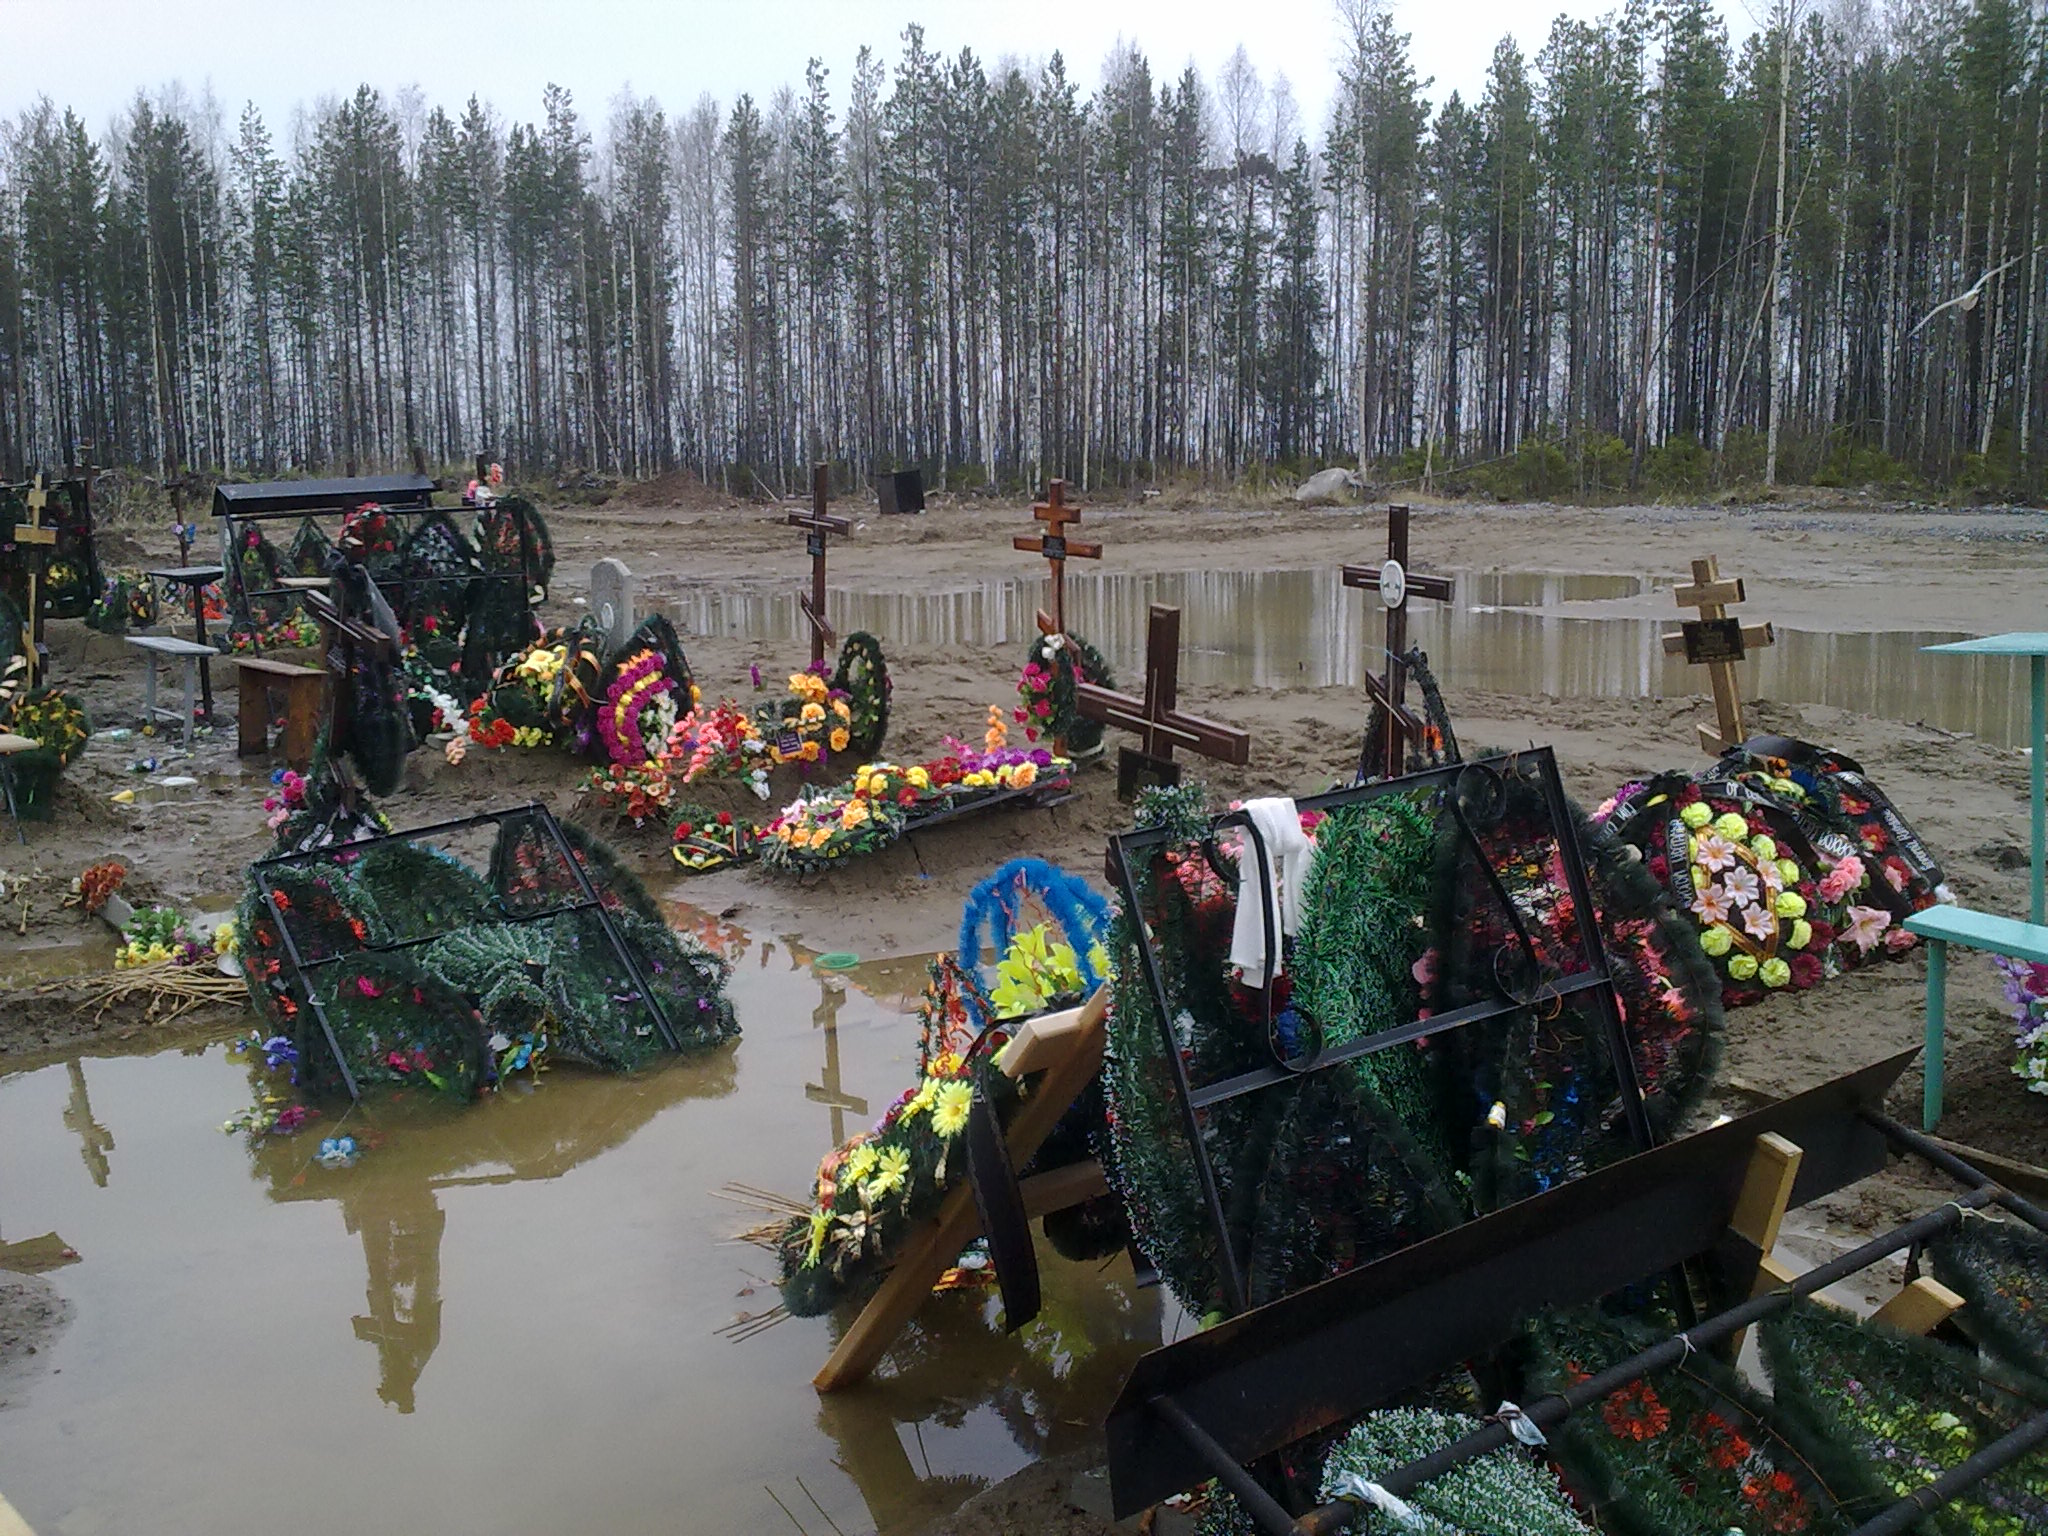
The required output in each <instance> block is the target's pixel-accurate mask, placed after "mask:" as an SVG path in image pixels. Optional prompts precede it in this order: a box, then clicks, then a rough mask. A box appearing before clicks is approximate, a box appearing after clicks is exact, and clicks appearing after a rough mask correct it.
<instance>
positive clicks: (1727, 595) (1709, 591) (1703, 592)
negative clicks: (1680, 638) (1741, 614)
mask: <svg viewBox="0 0 2048 1536" xmlns="http://www.w3.org/2000/svg"><path fill="white" fill-rule="evenodd" d="M1672 596H1673V597H1675V598H1677V599H1678V606H1679V607H1681V608H1705V607H1710V606H1711V607H1717V608H1718V607H1720V606H1722V605H1723V604H1726V603H1739V602H1741V601H1742V600H1743V591H1742V578H1741V577H1740V576H1737V577H1736V578H1735V579H1734V580H1732V581H1695V582H1694V583H1693V584H1692V585H1691V586H1689V587H1680V588H1678V589H1677V590H1676V591H1675V592H1674V593H1672ZM1708 617H1709V618H1718V617H1720V615H1718V614H1709V615H1708Z"/></svg>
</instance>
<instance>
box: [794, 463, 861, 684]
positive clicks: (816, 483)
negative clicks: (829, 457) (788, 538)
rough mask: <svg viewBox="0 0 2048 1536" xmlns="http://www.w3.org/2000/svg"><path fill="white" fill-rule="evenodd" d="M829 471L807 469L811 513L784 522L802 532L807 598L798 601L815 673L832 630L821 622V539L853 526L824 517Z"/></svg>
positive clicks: (828, 468) (821, 467) (819, 466)
mask: <svg viewBox="0 0 2048 1536" xmlns="http://www.w3.org/2000/svg"><path fill="white" fill-rule="evenodd" d="M831 491H832V467H831V466H830V465H829V464H813V465H812V466H811V510H810V511H808V512H792V513H790V514H789V517H788V519H787V521H788V523H789V526H790V527H792V528H801V529H803V530H804V544H805V547H806V548H807V549H808V550H809V551H810V556H811V592H810V596H808V597H804V598H799V599H798V602H799V603H801V604H802V606H803V610H804V617H805V618H806V619H807V620H809V621H810V626H811V669H812V670H813V671H817V670H818V669H819V668H821V667H823V666H824V665H825V647H826V646H828V645H830V644H831V643H832V626H831V625H830V624H827V623H826V622H825V538H826V535H828V534H833V533H842V534H843V533H851V532H853V524H851V523H849V522H848V521H847V520H846V519H845V518H843V517H828V516H827V515H826V513H825V504H826V502H827V501H828V500H829V499H830V497H831Z"/></svg>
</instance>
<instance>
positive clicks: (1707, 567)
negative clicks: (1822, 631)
mask: <svg viewBox="0 0 2048 1536" xmlns="http://www.w3.org/2000/svg"><path fill="white" fill-rule="evenodd" d="M1672 596H1674V597H1675V598H1677V599H1678V606H1679V607H1681V608H1697V609H1698V610H1699V614H1700V616H1699V617H1698V618H1697V619H1688V620H1686V621H1685V625H1684V628H1682V629H1681V630H1679V632H1678V633H1676V634H1671V635H1666V636H1665V637H1664V654H1665V655H1667V656H1677V655H1680V654H1683V655H1684V656H1685V658H1686V660H1687V661H1688V662H1697V663H1703V664H1704V665H1705V666H1706V669H1707V680H1708V682H1709V684H1710V685H1711V686H1712V688H1713V690H1714V727H1713V728H1712V729H1709V728H1708V727H1706V726H1704V725H1703V726H1701V727H1700V728H1699V732H1700V749H1701V750H1702V751H1703V752H1705V753H1706V754H1707V755H1708V756H1709V757H1719V756H1720V755H1721V754H1722V753H1723V752H1725V751H1727V750H1728V748H1730V747H1733V746H1739V745H1740V744H1741V743H1742V741H1743V734H1744V733H1743V729H1742V697H1741V695H1740V694H1739V693H1738V692H1737V691H1736V686H1735V663H1736V662H1738V661H1740V660H1742V658H1743V657H1744V656H1745V655H1746V654H1748V652H1749V650H1750V648H1751V647H1752V646H1757V647H1761V646H1766V645H1775V644H1777V640H1778V636H1777V632H1776V631H1775V630H1773V629H1772V628H1771V626H1770V625H1769V624H1744V623H1742V622H1740V621H1739V620H1737V619H1733V618H1730V617H1729V615H1728V605H1729V604H1730V603H1739V602H1741V601H1742V600H1743V597H1744V592H1743V587H1742V578H1741V577H1739V576H1738V577H1736V578H1735V579H1733V580H1731V581H1723V580H1722V579H1721V562H1720V560H1719V559H1718V558H1717V557H1715V556H1713V555H1709V556H1707V557H1706V558H1705V559H1704V560H1695V561H1693V563H1692V585H1690V586H1685V587H1679V588H1677V589H1676V590H1675V591H1674V592H1673V593H1672Z"/></svg>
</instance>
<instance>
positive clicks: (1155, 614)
mask: <svg viewBox="0 0 2048 1536" xmlns="http://www.w3.org/2000/svg"><path fill="white" fill-rule="evenodd" d="M1179 693H1180V610H1179V609H1178V608H1170V607H1168V606H1167V605H1166V604H1164V603H1154V604H1153V605H1152V613H1151V618H1150V620H1149V622H1148V624H1147V626H1146V633H1145V696H1144V698H1142V699H1134V698H1132V697H1131V696H1130V695H1129V694H1123V693H1117V692H1115V691H1113V690H1111V689H1108V688H1103V687H1100V686H1098V685H1096V684H1094V683H1079V684H1077V685H1076V686H1075V689H1074V699H1075V702H1076V705H1077V707H1078V708H1079V709H1080V711H1081V714H1082V716H1083V717H1084V718H1086V719H1089V720H1099V721H1101V722H1102V723H1103V724H1104V725H1113V726H1115V727H1116V728H1117V729H1118V730H1120V731H1132V732H1135V733H1136V734H1137V737H1138V740H1139V742H1140V746H1139V748H1138V749H1137V750H1135V751H1134V750H1132V749H1131V748H1129V747H1125V748H1123V749H1122V750H1121V751H1120V752H1119V753H1118V755H1117V770H1116V792H1117V794H1118V796H1119V797H1120V798H1122V799H1125V800H1129V799H1131V798H1132V797H1133V796H1134V795H1136V794H1137V792H1138V787H1139V785H1140V784H1178V783H1179V782H1180V764H1178V763H1176V762H1175V761H1174V760H1173V749H1174V748H1175V747H1186V748H1187V749H1188V750H1189V751H1190V752H1199V753H1201V754H1202V756H1204V757H1213V758H1218V759H1220V760H1221V761H1223V762H1226V763H1231V764H1234V765H1236V766H1238V767H1242V766H1243V765H1244V764H1246V763H1248V762H1250V761H1251V755H1252V738H1251V736H1250V734H1249V733H1248V732H1245V731H1240V730H1238V729H1236V728H1235V727H1233V726H1228V725H1218V724H1217V723H1216V722H1215V721H1213V720H1204V719H1202V718H1201V717H1200V716H1198V715H1190V714H1184V713H1182V711H1181V710H1180V709H1179V707H1178V704H1177V701H1178V697H1179Z"/></svg>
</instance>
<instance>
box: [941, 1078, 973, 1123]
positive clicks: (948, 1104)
mask: <svg viewBox="0 0 2048 1536" xmlns="http://www.w3.org/2000/svg"><path fill="white" fill-rule="evenodd" d="M973 1103H974V1088H973V1086H972V1085H971V1084H969V1083H966V1082H963V1081H959V1080H957V1079H956V1080H955V1081H953V1082H949V1083H946V1084H944V1085H943V1086H942V1087H941V1088H940V1089H939V1091H938V1093H937V1095H936V1096H935V1097H934V1099H933V1102H932V1129H933V1130H934V1131H936V1132H938V1134H939V1135H941V1136H957V1135H959V1133H960V1129H961V1127H962V1126H964V1125H966V1124H967V1111H968V1109H969V1108H970V1107H971V1106H972V1105H973Z"/></svg>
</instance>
